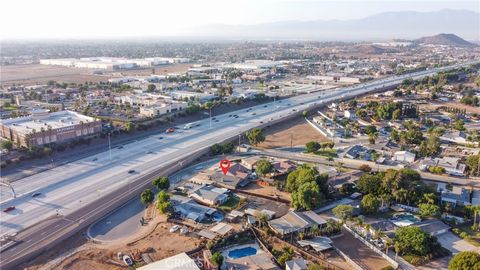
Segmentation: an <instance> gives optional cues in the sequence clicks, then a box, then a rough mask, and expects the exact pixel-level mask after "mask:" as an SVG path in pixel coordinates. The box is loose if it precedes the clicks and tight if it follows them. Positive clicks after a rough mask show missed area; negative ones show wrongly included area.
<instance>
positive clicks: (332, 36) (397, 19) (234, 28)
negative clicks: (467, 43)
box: [189, 9, 480, 41]
mask: <svg viewBox="0 0 480 270" xmlns="http://www.w3.org/2000/svg"><path fill="white" fill-rule="evenodd" d="M438 33H455V34H457V35H459V36H462V37H464V38H465V39H467V40H472V41H477V40H480V34H479V33H480V13H478V12H474V11H469V10H451V9H445V10H440V11H432V12H416V11H399V12H386V13H379V14H376V15H372V16H369V17H366V18H363V19H356V20H317V21H283V22H273V23H264V24H256V25H224V24H214V25H205V26H200V27H197V28H194V29H191V31H190V33H189V35H193V36H199V37H200V36H202V37H215V38H233V39H242V38H245V39H312V40H322V41H332V40H338V41H373V40H375V41H378V40H389V39H416V38H419V37H423V36H431V35H435V34H438Z"/></svg>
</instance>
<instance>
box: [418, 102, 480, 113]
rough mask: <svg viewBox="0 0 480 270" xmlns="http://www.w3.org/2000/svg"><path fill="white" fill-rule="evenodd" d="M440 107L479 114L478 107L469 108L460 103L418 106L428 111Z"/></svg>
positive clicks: (479, 108) (435, 103)
mask: <svg viewBox="0 0 480 270" xmlns="http://www.w3.org/2000/svg"><path fill="white" fill-rule="evenodd" d="M442 106H445V107H452V108H458V109H462V110H466V111H467V113H476V114H480V107H474V106H469V105H465V104H462V103H460V102H434V103H428V104H423V105H420V107H424V108H428V109H436V108H438V107H442Z"/></svg>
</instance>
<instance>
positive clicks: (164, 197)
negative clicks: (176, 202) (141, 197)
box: [157, 190, 170, 203]
mask: <svg viewBox="0 0 480 270" xmlns="http://www.w3.org/2000/svg"><path fill="white" fill-rule="evenodd" d="M157 200H158V202H162V203H163V202H168V200H170V195H168V193H167V192H165V191H164V190H161V191H160V192H159V193H158V195H157Z"/></svg>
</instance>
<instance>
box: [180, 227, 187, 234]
mask: <svg viewBox="0 0 480 270" xmlns="http://www.w3.org/2000/svg"><path fill="white" fill-rule="evenodd" d="M180 233H181V234H187V233H188V227H187V226H183V227H182V228H181V229H180Z"/></svg>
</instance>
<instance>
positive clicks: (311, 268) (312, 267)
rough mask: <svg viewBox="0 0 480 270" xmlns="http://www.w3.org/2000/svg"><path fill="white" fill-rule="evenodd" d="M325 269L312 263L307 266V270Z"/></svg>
mask: <svg viewBox="0 0 480 270" xmlns="http://www.w3.org/2000/svg"><path fill="white" fill-rule="evenodd" d="M324 269H325V268H323V267H321V266H320V265H319V264H316V263H311V264H309V265H308V266H307V270H324Z"/></svg>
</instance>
